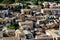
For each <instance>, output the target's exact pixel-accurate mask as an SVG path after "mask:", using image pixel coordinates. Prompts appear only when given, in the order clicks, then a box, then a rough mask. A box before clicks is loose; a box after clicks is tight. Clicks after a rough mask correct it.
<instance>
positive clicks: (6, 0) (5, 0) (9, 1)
mask: <svg viewBox="0 0 60 40" xmlns="http://www.w3.org/2000/svg"><path fill="white" fill-rule="evenodd" d="M2 3H4V4H11V3H14V0H13V1H12V0H3V1H2Z"/></svg>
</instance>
